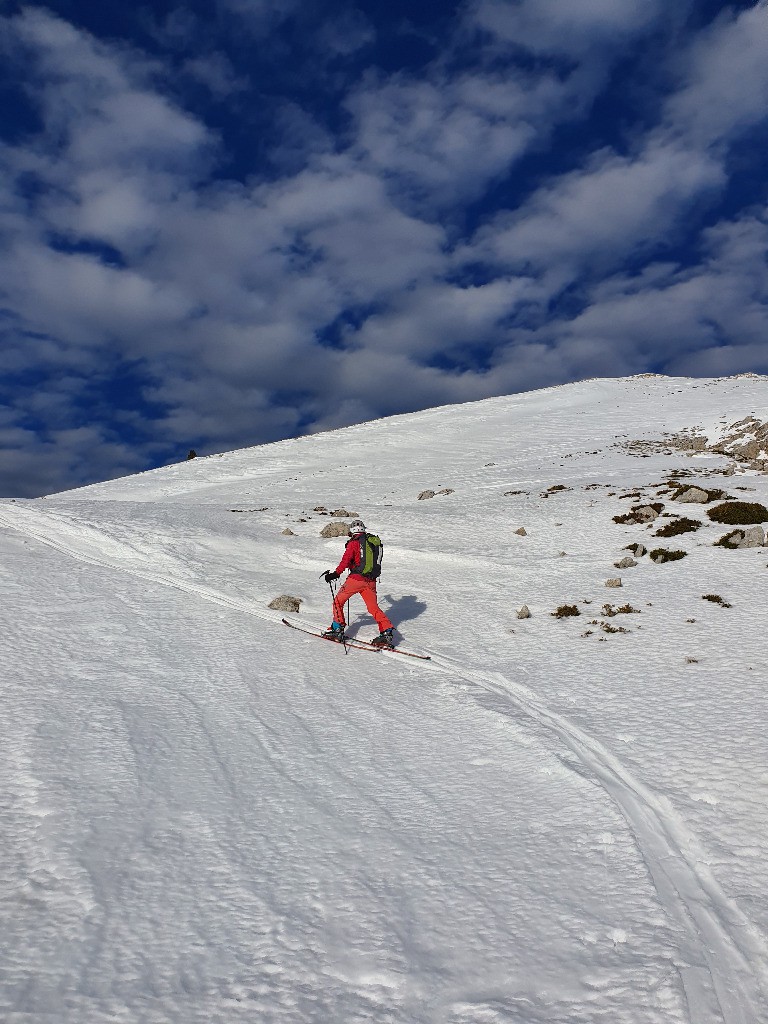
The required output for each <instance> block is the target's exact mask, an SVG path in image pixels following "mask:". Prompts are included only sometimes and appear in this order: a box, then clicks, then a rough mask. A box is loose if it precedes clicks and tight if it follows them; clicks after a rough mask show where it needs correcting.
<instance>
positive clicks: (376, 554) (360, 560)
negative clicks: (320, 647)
mask: <svg viewBox="0 0 768 1024" xmlns="http://www.w3.org/2000/svg"><path fill="white" fill-rule="evenodd" d="M349 536H350V539H349V540H348V541H347V544H346V547H345V548H344V554H343V555H342V558H341V561H340V562H339V564H338V565H337V566H336V568H335V569H334V570H331V569H329V570H328V571H327V572H326V573H324V574H323V575H324V577H325V581H326V583H332V582H333V581H334V580H337V579H338V578H339V576H341V574H342V573H343V572H344V570H345V569H349V576H347V578H346V580H345V581H344V583H343V584H342V585H341V588H340V590H339V592H338V593H337V594H335V595H334V598H333V623H332V624H331V627H330V628H329V629H327V630H326V631H325V633H324V634H323V636H326V637H328V638H329V639H331V640H338V641H339V643H342V642H343V641H344V629H345V627H346V621H345V619H344V605H345V604H346V603H347V601H348V600H349V599H350V597H352V596H353V595H354V594H359V595H360V596H361V597H362V599H363V601H365V607H366V608H367V609H368V611H369V612H370V614H371V615H372V616H373V617H374V619H375V620H376V625H377V626H378V627H379V629H380V631H381V632H380V633H379V635H378V636H377V637H376V639H375V640H372V641H371V643H372V644H373V645H374V646H375V647H392V636H393V632H394V628H393V626H392V623H391V622H390V621H389V619H388V618H387V616H386V615H385V614H384V612H383V611H382V610H381V608H379V604H378V601H377V598H376V580H377V579H378V577H379V575H380V573H381V549H382V544H381V541H380V540H379V538H378V537H376V536H375V535H374V534H369V533H366V531H365V523H363V522H361V521H360V520H359V519H355V521H354V522H352V523H350V524H349Z"/></svg>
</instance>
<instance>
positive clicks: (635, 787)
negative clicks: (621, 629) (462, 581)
mask: <svg viewBox="0 0 768 1024" xmlns="http://www.w3.org/2000/svg"><path fill="white" fill-rule="evenodd" d="M0 524H1V525H4V526H6V527H7V528H9V529H12V530H15V531H17V532H19V533H22V534H24V535H26V536H28V537H30V538H32V539H34V540H36V541H38V542H39V543H41V544H44V545H46V546H48V547H51V548H53V549H55V550H56V551H58V552H60V553H61V554H64V555H67V556H70V557H73V558H76V559H78V560H79V561H82V562H85V563H87V564H90V565H94V566H98V567H100V568H106V569H111V570H115V571H118V572H125V573H128V574H129V575H131V576H135V577H137V578H138V579H142V580H145V581H147V582H151V583H157V584H159V585H162V586H166V587H171V588H173V589H176V590H181V591H184V592H186V593H189V594H192V595H194V596H196V597H199V598H202V599H203V600H206V601H210V602H212V603H214V604H217V605H221V606H223V607H226V608H231V609H233V610H236V611H240V612H244V613H246V614H248V615H252V616H256V617H257V618H260V619H264V620H265V621H267V622H272V623H276V624H281V623H280V617H279V616H277V615H270V614H268V613H266V612H263V611H261V610H260V609H258V608H256V607H254V605H253V604H252V603H251V602H249V601H246V600H242V599H238V598H233V597H229V596H227V595H225V594H222V593H220V592H219V591H216V590H213V589H211V588H209V587H205V586H202V585H199V584H196V583H192V582H190V581H188V580H183V579H178V578H174V577H172V576H167V575H163V574H161V573H158V572H154V571H150V570H148V569H145V568H142V567H140V566H136V565H131V564H130V561H131V560H133V561H135V560H136V558H137V555H138V552H137V551H136V550H135V549H133V548H131V546H130V545H128V544H125V543H124V542H122V541H117V540H115V539H114V538H112V537H109V536H108V535H106V534H104V533H102V532H101V531H99V530H98V529H96V528H95V527H92V526H88V525H86V524H84V523H74V522H73V521H72V520H71V519H69V518H68V517H65V516H60V515H57V514H56V513H52V512H47V511H46V512H42V511H40V510H38V509H29V508H24V507H16V508H11V506H9V505H8V504H4V505H0ZM108 553H111V554H112V556H115V555H119V554H122V553H125V555H127V556H128V557H127V558H125V557H124V558H121V559H119V560H115V559H114V557H112V558H110V557H109V555H108ZM430 653H431V652H430ZM382 654H383V656H384V657H387V652H386V651H385V652H382ZM415 667H417V666H414V668H415ZM421 667H422V668H424V669H428V670H429V671H435V670H437V671H442V672H445V673H446V674H449V675H451V676H453V677H455V678H458V679H461V680H463V681H464V682H466V683H469V684H470V685H471V686H472V687H474V688H476V689H477V690H479V691H481V692H482V693H483V694H486V695H490V696H492V697H493V698H494V710H495V711H497V712H498V713H500V714H505V713H509V712H511V711H513V710H514V711H516V712H522V713H524V714H525V716H526V717H527V718H529V719H531V720H532V721H534V722H536V723H537V725H539V726H541V727H543V728H544V729H546V730H547V731H548V732H550V733H554V734H555V735H556V736H557V737H558V738H559V739H560V741H561V742H563V743H565V744H566V746H567V747H568V748H569V750H570V751H571V752H572V753H573V754H574V755H575V756H576V757H577V758H578V760H579V761H580V763H581V765H582V766H583V768H584V769H586V771H587V772H588V773H589V776H590V777H591V778H594V779H595V780H596V781H597V783H598V784H599V785H600V786H601V787H602V788H603V790H604V791H605V792H606V794H607V795H608V796H609V797H610V798H611V800H612V801H613V802H614V803H615V804H616V805H617V807H618V808H619V809H620V811H621V813H622V816H623V817H624V819H625V820H626V822H627V824H628V826H629V828H630V829H631V831H632V833H633V835H634V837H635V842H636V844H637V847H638V849H639V851H640V854H641V856H642V858H643V860H644V863H645V864H646V867H647V869H648V872H649V874H650V877H651V880H652V882H653V885H654V887H655V890H656V892H657V893H658V896H659V898H660V900H661V902H662V904H663V906H664V907H665V909H666V910H667V912H668V913H669V914H670V916H671V917H673V918H674V919H675V920H676V921H678V923H679V924H680V925H681V926H682V927H683V929H684V931H685V932H686V933H687V934H688V936H689V938H690V941H691V947H690V949H689V950H688V951H682V953H681V960H682V961H686V962H682V963H681V964H678V965H677V967H678V970H679V972H680V976H681V979H682V983H683V986H684V989H685V994H686V1000H687V1003H688V1009H689V1014H690V1017H691V1020H692V1021H693V1022H694V1024H710V1021H709V1020H708V1019H707V1018H708V1010H707V1007H708V1004H709V1000H708V998H707V994H706V988H707V985H706V975H708V976H709V978H710V979H711V983H712V986H713V988H714V994H715V997H716V999H717V1002H718V1004H719V1007H720V1014H721V1018H722V1021H723V1022H724V1024H760V1022H761V1021H763V1020H765V1019H766V1006H768V945H767V944H766V941H765V938H764V937H763V935H762V932H761V931H760V930H759V929H758V928H757V927H756V926H755V925H754V924H753V923H752V922H751V921H750V920H749V919H748V918H747V916H746V915H745V914H744V913H743V912H742V911H741V910H740V908H739V907H738V906H737V904H736V903H735V902H734V901H733V900H731V899H730V898H729V897H728V896H726V894H725V893H724V892H723V890H722V889H721V887H720V885H719V884H718V882H717V880H716V878H715V876H714V875H713V873H712V872H711V871H710V870H709V868H708V867H707V864H706V854H705V853H704V851H702V850H701V849H700V847H699V844H698V841H697V839H696V837H695V835H694V834H693V833H692V832H691V830H690V829H689V828H688V826H687V825H686V824H685V822H684V820H683V819H682V817H681V816H680V815H679V814H678V813H677V812H676V811H675V809H674V807H673V805H672V803H671V801H670V800H669V799H668V798H667V797H666V796H664V795H663V794H662V795H660V794H657V793H655V792H654V791H653V790H652V789H651V788H650V787H649V786H647V785H646V784H645V783H643V782H641V781H640V780H639V779H638V778H635V777H634V776H633V775H632V773H631V772H630V771H629V770H628V769H627V768H626V767H625V765H624V764H623V763H622V762H621V761H620V760H619V759H618V758H617V757H616V756H615V755H613V754H612V753H611V752H610V751H609V750H608V749H607V748H606V747H605V746H603V745H602V744H601V743H600V742H599V741H598V740H597V739H595V738H594V737H593V736H591V735H589V734H588V733H587V732H585V731H584V730H583V729H581V728H580V727H579V726H577V725H576V724H575V723H574V722H572V721H570V720H569V719H568V718H566V717H565V716H563V715H561V714H559V713H557V712H555V711H552V710H551V709H549V708H548V707H547V706H546V705H545V704H544V703H543V702H542V701H540V700H539V698H538V697H537V696H536V694H535V693H534V692H533V691H532V690H530V689H529V688H528V687H525V686H523V685H522V684H520V683H516V682H514V681H513V680H511V679H509V678H508V677H506V676H504V675H503V674H502V673H498V672H486V671H483V670H481V669H473V668H468V667H466V666H464V665H461V664H460V663H458V662H456V661H455V660H454V659H452V658H449V657H446V656H443V655H440V654H435V653H432V660H431V662H429V663H428V665H427V664H425V665H423V666H421ZM696 950H698V951H699V955H698V956H697V955H696V952H695V951H696ZM688 961H691V962H688ZM697 961H698V963H697ZM702 962H703V964H704V965H706V966H705V967H704V966H702Z"/></svg>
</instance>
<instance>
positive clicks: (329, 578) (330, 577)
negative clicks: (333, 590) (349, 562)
mask: <svg viewBox="0 0 768 1024" xmlns="http://www.w3.org/2000/svg"><path fill="white" fill-rule="evenodd" d="M323 576H324V578H325V582H326V583H333V581H334V580H337V579H338V578H339V574H338V573H337V572H331V570H330V569H329V570H328V572H325V573H323Z"/></svg>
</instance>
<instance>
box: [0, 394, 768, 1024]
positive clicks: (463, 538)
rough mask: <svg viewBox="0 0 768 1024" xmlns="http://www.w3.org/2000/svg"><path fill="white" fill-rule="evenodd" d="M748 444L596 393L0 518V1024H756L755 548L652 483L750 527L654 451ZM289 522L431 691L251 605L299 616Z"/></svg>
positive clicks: (676, 408)
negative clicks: (521, 615)
mask: <svg viewBox="0 0 768 1024" xmlns="http://www.w3.org/2000/svg"><path fill="white" fill-rule="evenodd" d="M745 416H754V417H756V419H758V420H760V421H765V420H766V419H767V418H768V380H767V379H766V378H755V377H744V378H738V379H737V378H729V379H722V380H689V379H675V378H658V377H649V378H631V379H625V380H595V381H588V382H583V383H581V384H576V385H568V386H565V387H560V388H550V389H547V390H544V391H540V392H536V393H531V394H526V395H517V396H513V397H507V398H499V399H492V400H488V401H484V402H478V403H473V404H469V405H463V406H454V407H448V408H441V409H435V410H430V411H427V412H422V413H418V414H413V415H407V416H402V417H397V418H393V419H391V420H383V421H379V422H375V423H369V424H363V425H361V426H356V427H351V428H348V429H345V430H340V431H336V432H331V433H327V434H322V435H316V436H313V437H307V438H302V439H298V440H291V441H284V442H281V443H279V444H273V445H269V446H265V447H261V448H254V449H250V450H245V451H238V452H232V453H229V454H226V455H222V456H211V457H208V458H202V459H197V460H194V461H190V462H185V463H182V464H180V465H176V466H171V467H168V468H166V469H161V470H155V471H153V472H149V473H145V474H142V475H140V476H136V477H131V478H127V479H124V480H117V481H113V482H111V483H107V484H103V485H98V486H92V487H86V488H83V489H80V490H78V491H72V492H69V493H66V494H60V495H54V496H49V497H48V498H45V499H38V500H33V501H13V500H10V499H6V500H4V501H3V502H2V503H0V547H1V552H2V556H1V558H0V586H2V615H3V620H4V623H3V631H2V645H0V672H1V674H2V713H3V718H4V721H3V737H4V739H3V744H2V747H1V748H0V764H1V765H2V768H1V769H0V771H1V772H2V778H1V781H2V805H1V806H0V815H1V820H2V831H3V843H2V848H1V849H0V896H1V897H2V902H1V903H0V906H1V907H2V910H1V911H0V913H1V914H2V920H1V921H0V947H1V950H2V963H3V967H2V968H1V970H2V974H1V975H0V1017H2V1019H3V1020H4V1021H8V1022H11V1024H28V1022H43V1021H49V1020H50V1021H56V1022H57V1024H97V1022H102V1021H104V1022H107V1021H109V1022H121V1024H122V1022H126V1024H133V1022H158V1024H166V1022H174V1024H176V1022H178V1024H192V1022H194V1024H198V1022H199V1024H213V1022H221V1024H241V1022H242V1024H245V1022H249V1024H250V1022H254V1024H272V1022H274V1024H294V1022H296V1024H298V1022H302V1024H303V1022H307V1024H363V1022H375V1024H385V1022H386V1024H395V1022H396V1024H512V1022H514V1024H538V1022H542V1024H543V1022H547V1024H552V1022H557V1024H559V1022H563V1024H565V1022H568V1024H586V1022H609V1024H625V1022H626V1024H675V1022H678V1021H679V1022H692V1024H719V1022H725V1024H758V1022H761V1021H763V1022H764V1021H766V1020H768V942H767V940H766V934H767V933H768V740H766V734H767V733H766V727H767V726H768V697H767V688H768V658H767V657H766V648H765V626H766V622H767V621H768V616H767V614H766V613H767V611H768V598H766V593H767V592H768V588H767V587H766V584H767V583H768V569H767V568H766V561H767V560H768V549H766V548H765V547H756V548H746V549H742V550H736V551H731V550H727V549H725V548H723V547H718V546H713V544H714V541H716V540H717V539H718V538H719V537H720V536H722V534H723V533H724V532H725V531H726V530H727V529H729V528H728V527H723V526H722V525H720V524H716V523H712V522H711V521H710V520H709V518H708V517H707V515H706V510H707V508H711V507H712V505H711V504H709V505H706V506H705V505H691V504H687V505H683V504H681V503H677V502H676V501H674V500H672V496H671V495H672V492H670V489H669V488H668V487H667V486H666V481H668V480H669V479H670V475H671V473H672V472H673V471H684V472H685V473H686V474H688V475H687V476H685V477H683V478H682V480H683V482H697V483H700V484H702V485H703V486H705V487H708V488H716V487H719V488H722V489H723V490H725V491H727V492H728V494H729V495H731V496H733V497H734V498H740V499H746V500H749V501H751V502H762V503H768V476H767V475H766V474H765V473H764V472H761V471H760V470H759V468H758V469H757V470H756V469H754V468H753V469H747V468H744V467H743V466H740V467H738V468H737V470H736V472H735V473H732V467H733V462H732V460H729V459H728V458H726V457H725V456H722V455H714V454H711V453H706V452H705V453H692V452H690V451H688V452H686V451H684V450H682V449H680V448H678V447H676V446H675V443H674V439H670V436H671V435H674V434H677V433H678V432H679V431H692V430H695V429H698V431H699V432H700V433H704V434H706V435H707V436H708V437H709V438H710V439H716V438H717V437H718V436H721V435H723V434H724V432H725V430H726V427H727V426H728V425H729V424H732V423H734V422H736V421H737V420H739V419H741V418H743V417H745ZM634 442H644V444H641V445H639V446H638V445H637V444H634ZM729 467H731V469H729ZM726 471H728V473H729V475H724V473H725V472H726ZM427 489H429V490H433V491H435V492H439V491H441V490H443V491H448V490H452V493H446V494H440V493H437V494H436V495H435V497H433V498H430V499H424V500H417V498H418V495H419V493H421V492H422V491H424V490H427ZM625 495H635V497H631V496H630V497H625ZM650 501H657V502H663V503H664V510H663V512H662V514H661V516H660V517H659V518H658V519H657V520H655V521H654V522H652V523H651V524H650V525H648V526H646V525H642V524H638V525H634V524H624V525H622V524H617V523H615V522H614V519H613V517H614V516H618V515H621V514H622V513H627V512H629V510H630V508H631V507H632V506H634V505H637V504H642V503H643V502H645V503H647V502H650ZM320 506H324V507H325V508H326V509H327V510H328V511H329V512H331V513H332V512H333V511H335V510H345V511H347V512H348V513H350V514H357V515H359V516H360V517H362V518H363V520H364V521H365V523H366V524H367V527H368V529H369V530H371V531H372V532H376V533H379V534H380V535H381V537H382V538H383V540H384V542H385V557H384V574H383V576H382V579H381V581H380V583H379V595H380V600H381V603H382V606H383V607H384V608H385V610H386V611H387V612H388V614H389V616H390V617H391V618H392V620H393V621H394V622H395V624H396V627H397V639H398V642H399V643H400V645H401V646H402V648H403V649H405V650H412V651H417V652H421V653H428V654H430V655H431V657H432V660H431V661H415V660H413V659H410V658H405V657H402V656H400V655H397V654H389V653H374V652H369V651H360V650H350V651H348V652H345V650H344V648H342V647H341V646H338V645H335V644H331V643H327V642H324V641H322V640H318V639H315V638H313V637H309V636H305V635H302V634H300V633H297V632H295V631H293V630H289V629H286V628H285V626H283V625H282V624H281V621H280V620H281V616H282V613H281V612H277V611H271V610H269V609H268V607H267V605H268V604H269V602H270V601H271V600H272V599H273V598H274V597H277V596H279V595H282V594H287V595H293V596H296V597H299V598H301V600H302V604H301V610H300V613H299V614H298V615H297V616H296V620H297V621H298V622H302V623H305V624H314V625H318V626H321V627H323V626H326V625H327V624H328V622H329V621H330V601H329V598H330V594H329V589H328V586H327V585H326V584H325V582H324V581H323V580H320V579H318V577H319V575H320V573H321V572H322V571H323V570H324V569H328V568H332V567H334V566H335V565H336V564H337V562H338V561H339V558H340V556H341V553H342V550H343V543H344V542H343V539H339V538H335V539H328V540H326V539H322V538H321V537H320V531H321V529H322V528H323V527H324V526H326V525H327V524H328V523H329V522H331V521H333V519H332V516H329V515H323V514H322V513H321V512H317V511H315V509H317V508H319V507H320ZM236 510H237V511H236ZM670 513H674V514H675V515H685V516H688V517H693V518H696V519H699V520H701V522H702V524H703V525H702V527H701V528H700V529H699V530H698V531H696V532H688V533H683V534H681V535H678V536H674V537H672V538H671V539H666V540H664V539H661V540H660V539H658V538H656V537H654V532H655V531H656V530H657V529H658V527H659V525H660V524H661V525H663V524H666V523H669V522H672V521H673V520H672V519H671V518H670V517H669V514H670ZM342 518H343V517H342ZM347 521H348V519H347ZM764 525H765V524H764ZM286 527H289V528H290V529H291V530H292V531H293V533H294V536H291V535H284V534H283V530H285V529H286ZM521 527H523V528H524V530H525V535H523V534H521V533H518V532H516V531H518V530H519V529H520V528H521ZM635 541H639V542H642V543H644V544H645V546H646V547H649V548H654V547H665V548H668V549H679V550H684V551H685V552H686V555H687V556H686V557H684V558H682V559H679V560H677V561H673V562H666V563H664V564H656V563H654V562H652V561H651V560H650V559H649V557H648V555H645V556H643V557H640V558H637V559H636V561H637V563H638V564H637V565H635V566H632V567H627V568H622V569H617V568H616V567H615V564H614V563H615V562H616V561H619V560H620V559H621V558H622V557H624V556H627V554H628V553H627V551H626V550H625V547H626V545H628V544H630V543H632V542H635ZM611 577H620V578H621V580H622V587H621V589H618V588H607V587H606V585H605V584H606V580H607V579H608V578H611ZM705 594H709V595H714V596H716V597H719V598H720V599H721V600H720V602H716V601H714V600H703V599H702V598H703V595H705ZM357 600H358V603H355V602H353V603H352V605H351V607H350V634H351V635H357V636H359V637H360V638H369V639H370V638H371V637H372V636H373V635H375V632H376V630H375V628H374V625H373V622H372V620H371V619H370V618H368V617H367V615H366V614H365V612H364V609H363V606H362V603H360V602H359V599H357ZM524 604H525V605H527V606H528V608H529V609H530V611H531V618H528V619H518V618H517V610H518V609H519V608H520V607H521V606H522V605H524ZM565 605H570V606H575V607H576V608H578V610H579V612H580V614H579V615H578V616H575V615H574V616H564V617H557V616H555V615H553V614H552V612H554V611H556V610H557V609H558V608H559V607H561V606H565ZM605 605H608V610H607V611H606V609H605V608H604V606H605ZM726 605H729V606H730V607H725V606H726ZM620 607H624V608H625V609H627V608H628V609H631V610H625V611H624V612H617V609H618V608H620ZM613 630H617V631H616V632H614V631H613ZM624 630H626V632H625V631H624Z"/></svg>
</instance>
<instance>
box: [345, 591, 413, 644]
mask: <svg viewBox="0 0 768 1024" xmlns="http://www.w3.org/2000/svg"><path fill="white" fill-rule="evenodd" d="M382 598H383V600H384V601H386V602H387V607H386V608H385V609H384V611H386V613H387V615H388V616H389V618H390V619H391V620H392V623H393V625H394V626H395V628H396V629H398V626H399V624H400V623H401V622H407V621H408V620H409V619H417V618H418V617H419V615H421V613H422V612H425V611H426V610H427V602H426V601H420V600H419V599H418V598H417V597H416V595H415V594H405V595H404V596H403V597H392V595H391V594H382ZM367 620H368V613H367V611H363V621H362V622H360V621H359V620H358V621H357V622H355V623H354V625H352V626H351V628H350V629H347V636H348V637H350V638H351V639H354V637H355V636H356V635H357V633H358V632H359V630H360V627H361V626H363V627H364V626H365V625H366V623H367ZM398 632H399V630H398Z"/></svg>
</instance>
